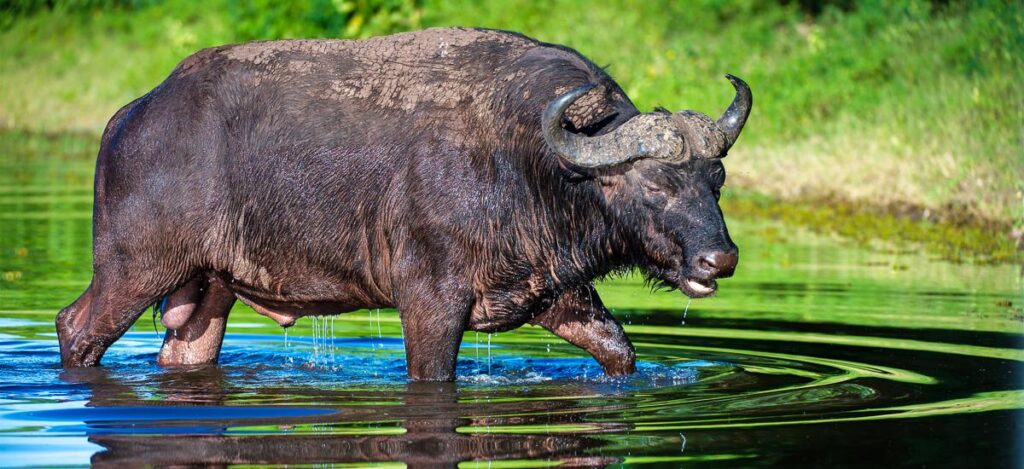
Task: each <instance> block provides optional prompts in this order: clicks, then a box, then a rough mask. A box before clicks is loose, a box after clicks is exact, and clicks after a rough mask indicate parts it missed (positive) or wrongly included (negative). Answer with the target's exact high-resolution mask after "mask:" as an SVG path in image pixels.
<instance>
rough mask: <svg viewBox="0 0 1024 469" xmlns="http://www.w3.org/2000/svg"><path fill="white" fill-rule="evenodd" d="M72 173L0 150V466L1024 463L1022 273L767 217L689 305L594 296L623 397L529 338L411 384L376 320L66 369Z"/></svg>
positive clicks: (521, 336)
mask: <svg viewBox="0 0 1024 469" xmlns="http://www.w3.org/2000/svg"><path fill="white" fill-rule="evenodd" d="M91 174H92V162H91V161H88V160H86V159H82V158H77V159H76V158H60V157H52V158H39V157H38V155H18V154H13V155H11V154H7V152H4V151H3V150H0V227H2V229H0V464H2V465H6V466H53V465H66V466H78V465H89V464H90V463H92V464H103V463H106V464H125V465H136V466H137V465H147V464H148V465H172V464H187V463H221V464H257V465H258V464H270V463H290V464H328V463H330V464H333V465H337V466H346V465H360V464H365V465H381V464H383V463H389V464H393V465H395V466H401V465H403V464H405V465H409V466H418V465H424V464H434V463H442V465H443V464H460V465H463V466H467V467H502V466H505V467H508V466H515V467H523V466H544V465H556V464H567V465H577V466H578V465H585V466H594V465H597V466H601V465H616V464H643V463H650V464H667V465H683V464H687V465H689V464H696V463H700V464H707V465H722V466H730V467H732V466H736V465H744V466H748V465H760V464H763V465H777V464H816V465H826V464H827V465H834V464H849V465H867V464H893V463H902V464H912V465H998V466H1004V467H1013V466H1016V467H1020V464H1021V463H1022V462H1024V459H1021V455H1022V443H1021V439H1022V438H1021V435H1022V433H1021V428H1020V425H1021V421H1022V418H1024V379H1022V375H1021V373H1022V362H1024V350H1022V345H1024V322H1022V321H1024V309H1022V305H1024V296H1022V281H1021V273H1020V267H1019V266H994V267H993V266H972V265H961V264H951V263H946V262H943V261H941V260H937V259H933V258H932V257H931V256H929V255H928V254H927V253H922V252H918V251H917V250H915V249H913V248H912V247H911V248H907V247H892V246H875V247H873V248H871V249H866V248H862V247H858V246H853V245H850V244H849V243H847V242H845V241H843V240H842V239H835V238H831V237H827V236H819V235H813V234H810V233H808V232H806V231H804V230H801V229H798V228H794V227H789V226H784V225H779V224H774V223H771V222H764V221H749V220H729V223H730V227H731V229H732V231H733V234H734V238H735V239H736V242H737V244H739V245H740V247H741V253H742V255H741V262H740V267H739V270H738V272H737V274H736V276H735V277H734V278H732V279H729V280H725V281H722V282H721V285H722V290H721V292H720V293H719V295H718V296H717V297H715V298H712V299H706V300H696V301H693V302H692V303H689V307H688V309H687V304H688V302H687V301H686V299H685V298H684V297H683V296H682V295H681V294H679V293H678V292H655V293H651V292H650V291H649V289H648V288H646V287H644V286H643V285H642V282H641V281H640V280H639V279H638V278H635V277H627V278H622V279H616V280H613V281H609V282H606V283H604V284H602V285H600V286H599V290H600V292H601V294H602V297H603V298H604V300H605V303H606V304H607V305H609V306H610V307H611V308H613V309H614V312H615V315H616V317H618V318H619V319H620V321H622V323H623V324H624V325H625V327H626V330H627V332H628V333H629V335H630V337H631V338H632V340H633V341H634V343H635V344H636V346H637V352H638V358H639V364H638V368H639V371H638V373H637V374H636V375H634V376H631V377H629V378H620V379H610V378H607V377H605V376H604V375H603V374H602V373H601V371H600V367H598V366H597V364H596V363H595V362H594V361H593V360H592V359H590V358H589V357H588V356H586V355H585V354H583V353H582V352H581V351H579V350H577V349H575V348H573V347H572V346H570V345H568V344H566V343H564V342H562V341H560V340H559V339H557V338H555V337H553V336H551V335H550V334H548V333H547V332H545V331H543V330H541V329H538V328H532V327H526V328H523V329H520V330H518V331H515V332H510V333H502V334H497V335H492V336H488V335H487V334H477V333H472V332H470V333H468V334H466V336H465V338H464V342H463V347H462V352H461V356H460V361H459V366H458V372H459V380H458V382H457V383H455V384H452V385H445V384H409V383H406V381H405V363H404V358H403V355H402V339H401V333H400V328H399V324H398V322H397V316H396V314H395V313H394V312H393V311H388V310H385V311H379V312H378V311H376V310H373V311H357V312H354V313H351V314H347V315H344V316H338V317H336V318H333V319H332V318H320V319H316V318H310V319H303V320H301V321H300V323H299V324H298V325H296V326H295V327H293V328H291V329H289V331H288V332H287V335H286V334H285V332H284V331H283V330H282V329H281V328H279V327H277V326H276V325H275V324H273V323H272V322H271V321H270V320H268V319H266V318H263V317H261V316H258V315H256V314H255V313H253V312H252V311H251V310H249V309H248V308H246V307H244V306H242V305H237V306H236V307H235V309H234V310H233V311H232V313H231V318H230V320H229V327H228V335H227V338H226V341H225V345H224V350H223V353H222V356H221V365H220V366H212V367H199V368H194V369H186V370H168V369H161V368H160V367H157V366H156V365H155V364H154V361H155V358H156V353H157V351H158V349H159V346H160V342H161V339H160V337H161V336H162V334H163V330H162V328H161V327H159V323H156V324H155V325H154V321H153V319H152V317H151V316H150V315H149V314H148V313H147V314H145V315H143V316H142V318H141V319H140V320H139V322H138V323H137V324H136V325H135V327H134V328H133V329H132V330H131V331H130V332H129V333H128V334H127V335H126V336H125V337H124V338H123V339H122V340H121V341H119V342H118V343H117V344H115V345H114V346H113V347H112V348H111V349H110V351H109V352H108V354H107V355H106V357H105V358H104V362H103V363H104V366H103V367H100V368H97V369H90V370H77V371H75V372H64V371H63V370H61V368H60V367H59V363H58V362H59V358H58V348H57V343H56V337H55V333H54V330H53V317H54V314H55V313H56V311H57V310H59V309H60V308H61V307H63V306H65V305H67V304H68V303H70V302H71V301H72V300H73V299H74V298H76V297H77V295H78V294H79V293H80V292H81V291H82V290H83V289H84V288H85V286H86V285H87V284H88V282H89V277H90V269H91V246H90V244H91V240H90V216H91V215H90V214H91V203H92V197H91ZM684 311H685V315H684ZM684 316H685V317H684Z"/></svg>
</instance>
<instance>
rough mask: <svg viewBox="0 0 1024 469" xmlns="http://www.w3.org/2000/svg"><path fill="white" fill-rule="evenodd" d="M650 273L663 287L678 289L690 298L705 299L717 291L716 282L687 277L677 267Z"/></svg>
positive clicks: (691, 276)
mask: <svg viewBox="0 0 1024 469" xmlns="http://www.w3.org/2000/svg"><path fill="white" fill-rule="evenodd" d="M652 270H654V269H652ZM650 273H652V274H654V277H657V278H659V279H660V280H661V281H662V282H663V284H664V285H666V286H669V287H672V288H675V289H678V290H679V291H681V292H683V294H685V295H686V296H688V297H690V298H705V297H708V296H711V295H714V294H715V292H717V291H718V282H716V281H715V279H713V278H702V277H696V276H693V275H688V274H687V273H685V271H684V270H683V269H681V268H678V267H676V268H673V269H658V270H656V271H654V272H650Z"/></svg>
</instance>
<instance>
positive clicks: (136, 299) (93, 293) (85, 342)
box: [56, 275, 161, 368]
mask: <svg viewBox="0 0 1024 469" xmlns="http://www.w3.org/2000/svg"><path fill="white" fill-rule="evenodd" d="M160 294H161V292H160V291H159V290H157V289H146V288H140V283H139V282H133V281H130V280H127V279H121V280H112V279H110V277H108V276H103V275H95V276H94V277H93V279H92V283H91V284H90V285H89V288H87V289H86V290H85V292H84V293H82V296H80V297H78V299H77V300H75V302H74V303H72V304H71V305H70V306H68V307H67V308H64V309H62V310H61V311H60V312H59V313H57V320H56V327H57V339H58V341H59V342H60V358H61V365H63V366H64V367H65V368H73V367H82V366H97V365H99V363H100V359H101V358H103V354H104V353H106V351H107V349H108V348H109V347H110V346H111V345H112V344H113V343H114V342H115V341H117V339H119V338H121V336H122V335H124V333H125V332H127V331H128V328H130V327H131V326H132V324H134V323H135V320H136V319H138V318H139V316H140V315H141V314H142V312H143V311H144V310H145V309H146V307H148V306H149V305H151V304H153V303H154V302H155V301H156V300H157V299H158V298H159V297H160Z"/></svg>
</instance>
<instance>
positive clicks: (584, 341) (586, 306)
mask: <svg viewBox="0 0 1024 469" xmlns="http://www.w3.org/2000/svg"><path fill="white" fill-rule="evenodd" d="M530 323H531V324H536V325H539V326H541V327H543V328H545V329H547V330H549V331H551V332H552V333H554V334H555V335H557V336H559V337H561V338H563V339H565V340H566V341H568V342H569V343H571V344H573V345H575V346H577V347H579V348H582V349H583V350H586V351H587V352H589V353H590V354H591V355H593V356H594V358H595V359H596V360H597V362H598V363H600V364H601V368H603V369H604V372H605V374H607V375H609V376H622V375H628V374H630V373H632V372H633V371H635V370H636V351H635V350H634V349H633V344H632V343H630V342H629V338H628V337H626V332H625V331H623V330H622V326H621V325H619V323H618V321H616V320H615V318H614V317H612V315H611V313H609V312H608V309H606V308H605V307H604V304H602V303H601V298H599V297H598V296H597V292H596V291H594V287H593V286H591V285H587V286H584V287H580V288H576V289H574V290H570V291H567V292H565V293H563V294H562V296H561V297H559V298H558V300H557V301H556V302H555V304H553V305H552V306H551V308H549V309H548V310H547V311H544V312H543V313H541V314H539V315H537V316H536V317H534V318H533V320H531V321H530Z"/></svg>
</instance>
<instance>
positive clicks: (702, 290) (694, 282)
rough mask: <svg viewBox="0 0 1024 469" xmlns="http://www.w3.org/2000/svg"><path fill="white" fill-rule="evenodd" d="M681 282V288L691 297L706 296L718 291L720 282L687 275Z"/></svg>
mask: <svg viewBox="0 0 1024 469" xmlns="http://www.w3.org/2000/svg"><path fill="white" fill-rule="evenodd" d="M680 283H681V284H680V285H679V289H680V290H682V291H683V293H685V294H686V296H688V297H690V298H704V297H707V296H711V295H714V294H715V292H716V291H718V282H716V281H714V280H711V279H699V278H696V277H685V278H684V280H683V281H682V282H680Z"/></svg>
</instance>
